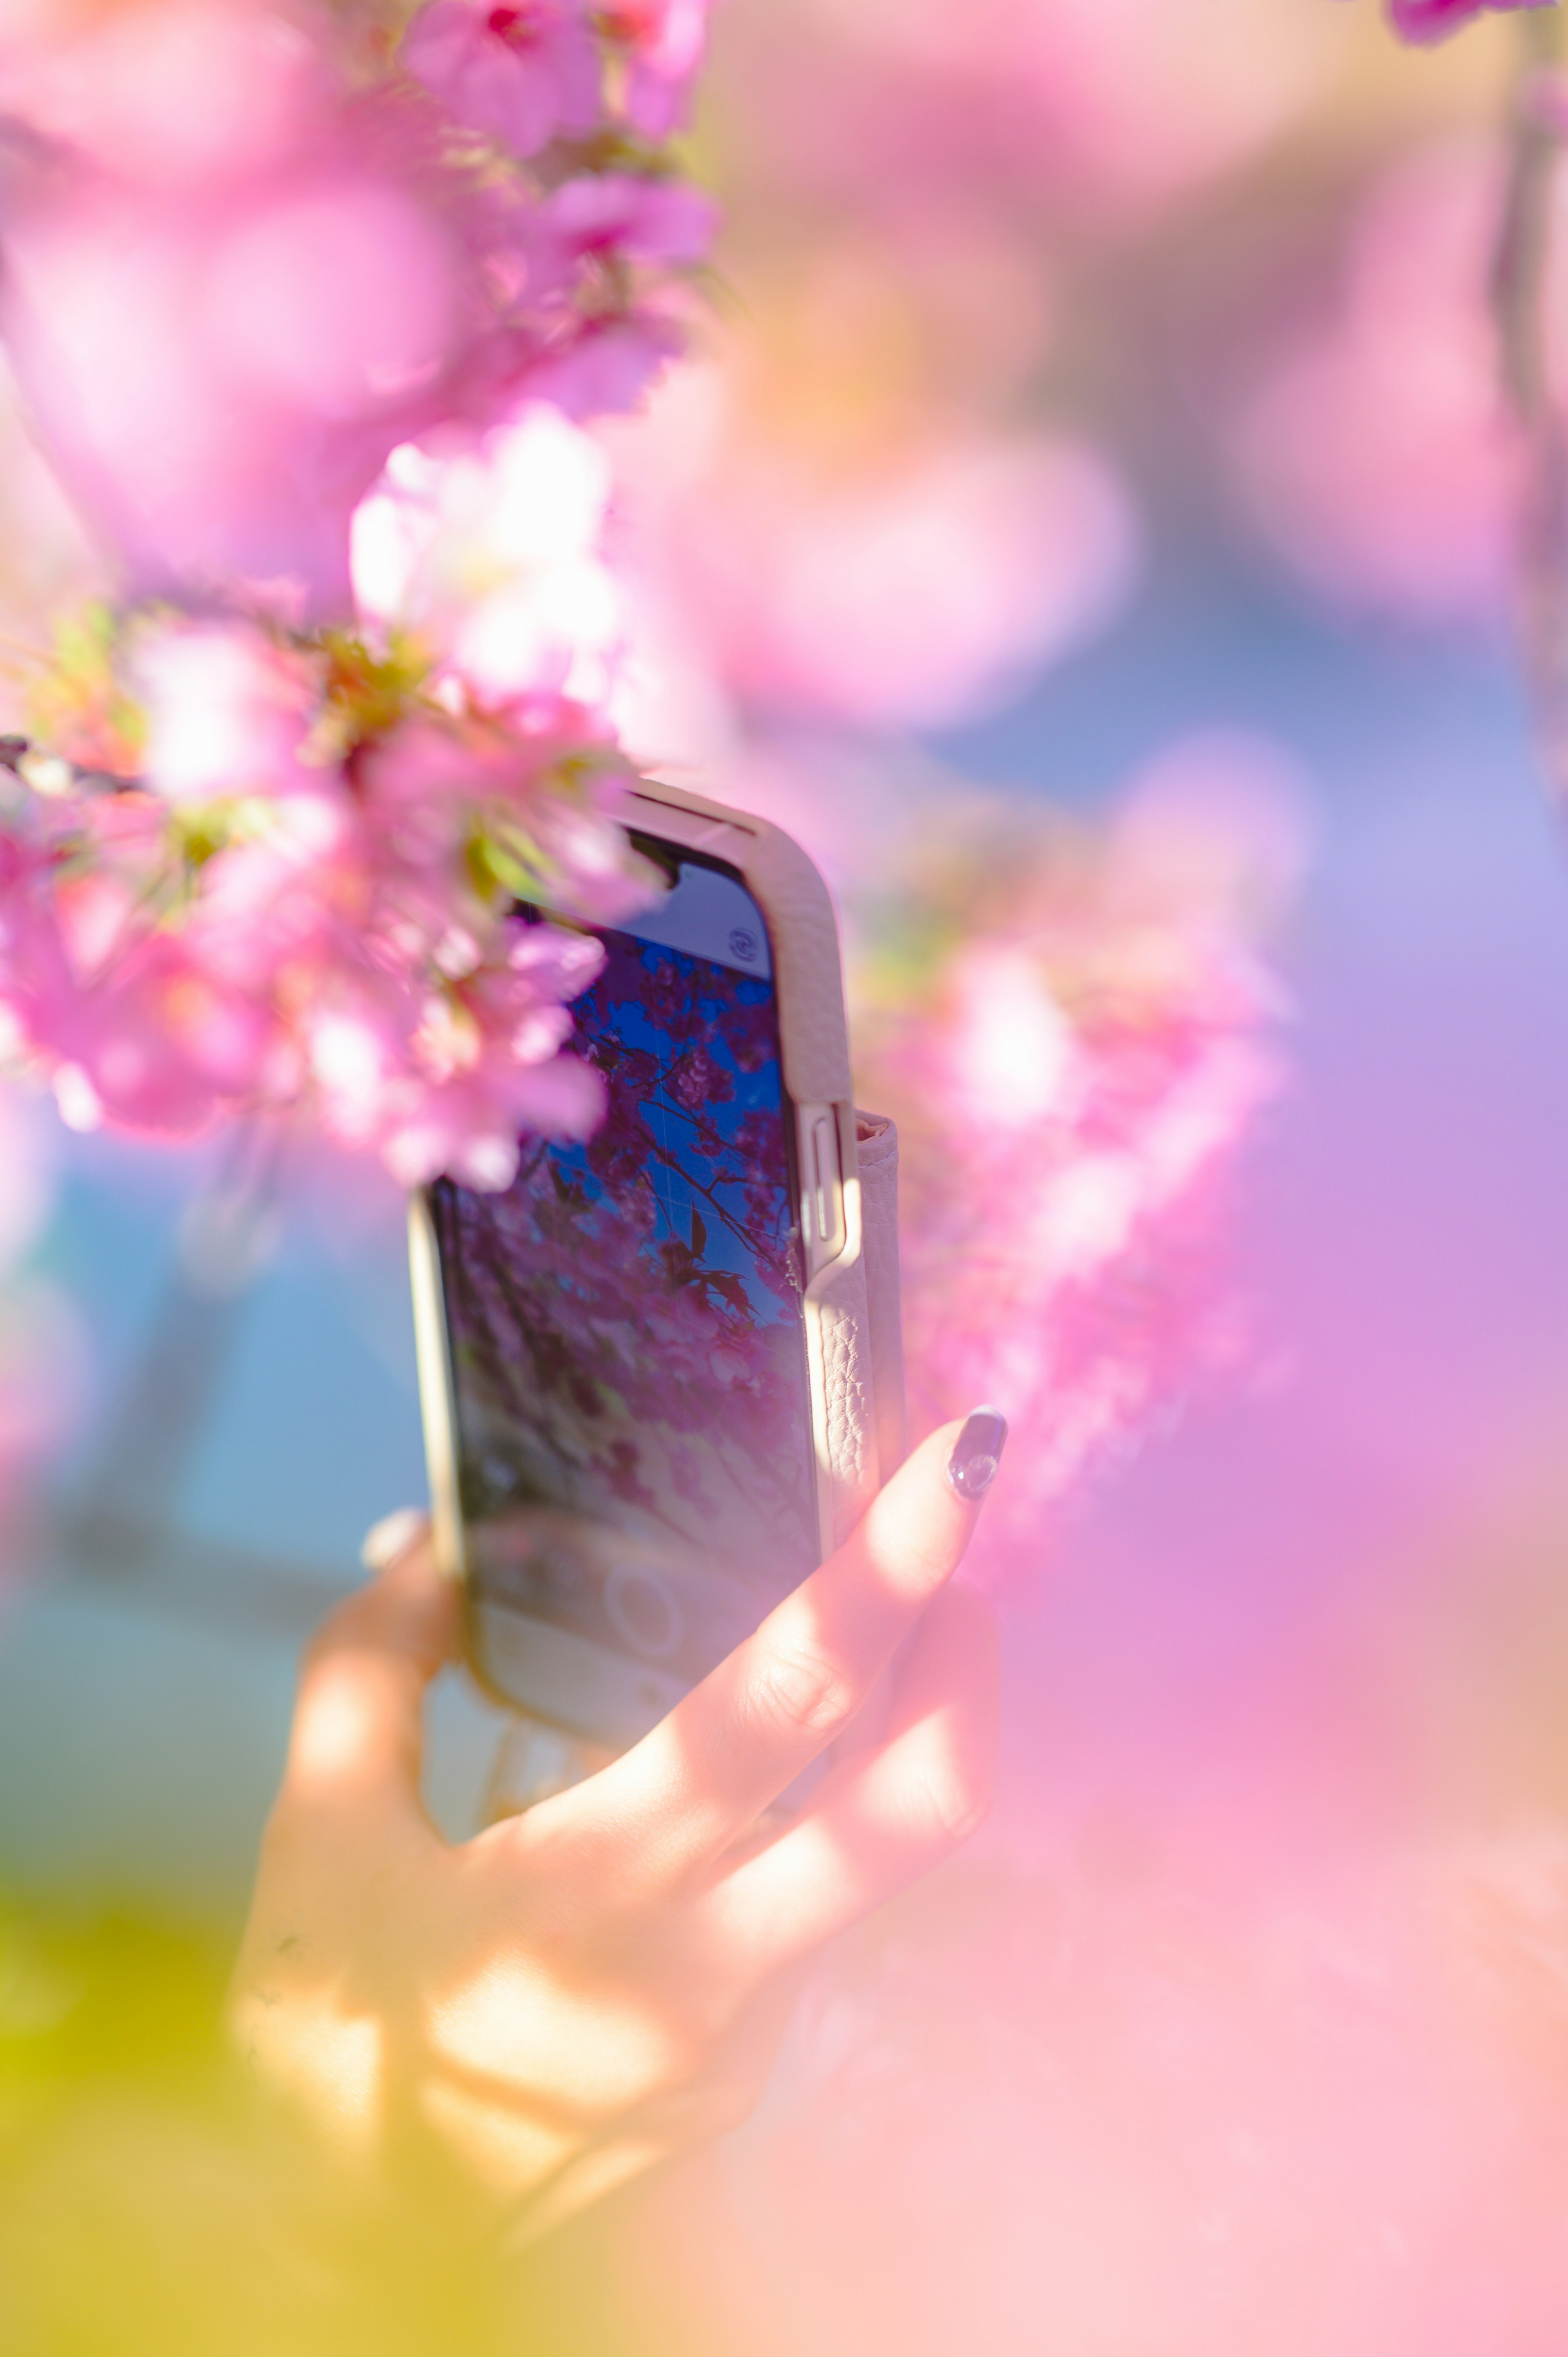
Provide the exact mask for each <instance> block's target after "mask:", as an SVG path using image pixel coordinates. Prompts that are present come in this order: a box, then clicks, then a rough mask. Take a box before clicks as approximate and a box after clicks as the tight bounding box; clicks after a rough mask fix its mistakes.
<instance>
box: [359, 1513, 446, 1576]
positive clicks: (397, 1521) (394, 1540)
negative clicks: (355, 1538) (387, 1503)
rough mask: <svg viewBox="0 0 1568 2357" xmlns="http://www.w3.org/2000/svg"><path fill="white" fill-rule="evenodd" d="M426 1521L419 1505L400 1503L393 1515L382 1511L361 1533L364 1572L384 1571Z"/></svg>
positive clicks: (423, 1527)
mask: <svg viewBox="0 0 1568 2357" xmlns="http://www.w3.org/2000/svg"><path fill="white" fill-rule="evenodd" d="M429 1521H430V1517H429V1515H428V1514H427V1513H426V1512H425V1511H424V1507H423V1506H400V1507H399V1508H398V1510H397V1512H396V1513H395V1514H383V1515H382V1516H381V1521H380V1522H379V1523H372V1524H371V1528H370V1529H369V1530H368V1531H367V1532H366V1533H365V1537H364V1544H362V1545H361V1547H360V1562H361V1563H362V1564H363V1565H364V1566H365V1569H366V1570H367V1571H374V1572H383V1571H386V1570H388V1569H389V1568H390V1567H391V1566H392V1564H394V1563H395V1562H396V1561H397V1558H398V1556H399V1555H402V1554H403V1552H404V1551H405V1549H407V1548H409V1547H411V1546H412V1545H413V1542H414V1540H415V1539H416V1538H418V1537H419V1536H420V1535H421V1534H422V1533H423V1532H424V1529H425V1528H426V1526H427V1525H428V1523H429Z"/></svg>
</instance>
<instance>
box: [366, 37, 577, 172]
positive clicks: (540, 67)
mask: <svg viewBox="0 0 1568 2357" xmlns="http://www.w3.org/2000/svg"><path fill="white" fill-rule="evenodd" d="M403 64H404V65H405V66H406V68H407V69H408V71H409V72H410V73H411V74H413V76H414V77H415V79H416V80H417V81H421V82H423V83H424V87H425V88H426V89H427V90H429V91H433V92H434V93H435V96H436V97H437V98H439V99H440V100H441V101H442V102H443V103H444V104H445V105H446V106H447V107H449V108H450V109H451V111H452V113H453V114H454V115H455V116H456V119H457V121H458V122H459V123H464V124H468V125H469V126H470V127H471V128H472V129H474V130H476V131H486V132H489V134H490V135H492V136H493V137H494V138H497V139H499V140H502V141H504V143H505V144H506V145H508V146H509V147H510V149H511V150H512V153H513V154H514V155H517V156H533V155H536V154H537V153H538V151H539V149H540V148H541V147H542V146H544V145H545V144H546V143H547V141H549V140H551V139H553V137H554V136H555V135H556V134H557V133H558V132H564V131H590V130H592V129H593V127H594V124H596V122H597V120H598V116H599V105H600V98H599V87H600V78H601V67H600V60H599V53H598V48H597V44H596V41H595V38H594V36H593V33H592V30H591V29H590V27H589V24H588V21H587V16H586V12H585V8H584V6H583V5H581V0H510V5H505V6H499V7H498V6H492V5H489V0H428V5H426V6H425V7H424V8H422V9H421V10H420V12H419V14H418V16H415V18H414V20H413V24H412V25H411V26H410V27H409V28H408V31H407V34H406V35H405V36H404V38H403Z"/></svg>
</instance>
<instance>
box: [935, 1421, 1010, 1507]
mask: <svg viewBox="0 0 1568 2357" xmlns="http://www.w3.org/2000/svg"><path fill="white" fill-rule="evenodd" d="M1006 1446H1007V1419H1006V1417H1005V1416H1004V1415H1003V1413H1002V1411H1001V1409H1000V1408H999V1407H977V1408H974V1409H972V1411H971V1413H970V1414H969V1415H967V1416H965V1418H964V1423H963V1430H962V1431H961V1433H960V1434H959V1437H958V1438H957V1439H956V1440H955V1441H954V1443H953V1451H952V1455H951V1456H950V1458H948V1480H950V1482H951V1483H952V1485H953V1488H954V1489H955V1490H956V1491H958V1494H959V1496H960V1497H961V1498H963V1499H966V1500H967V1501H969V1503H970V1504H971V1505H972V1504H973V1503H974V1501H975V1500H976V1499H977V1498H983V1497H984V1495H985V1493H986V1491H987V1490H989V1489H990V1487H991V1484H992V1483H993V1481H994V1480H995V1479H996V1468H997V1466H998V1465H999V1464H1000V1463H1001V1461H1002V1451H1003V1450H1004V1448H1006Z"/></svg>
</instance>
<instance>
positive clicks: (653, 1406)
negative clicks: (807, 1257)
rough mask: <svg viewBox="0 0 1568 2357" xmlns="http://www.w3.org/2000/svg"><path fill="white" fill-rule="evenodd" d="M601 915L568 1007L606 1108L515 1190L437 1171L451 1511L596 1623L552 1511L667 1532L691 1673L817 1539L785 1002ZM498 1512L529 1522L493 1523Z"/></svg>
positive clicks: (537, 1161) (789, 1575) (805, 1563)
mask: <svg viewBox="0 0 1568 2357" xmlns="http://www.w3.org/2000/svg"><path fill="white" fill-rule="evenodd" d="M603 938H604V941H605V945H606V960H605V964H604V967H603V970H602V972H601V973H600V974H599V977H598V979H597V980H596V982H595V984H594V985H592V987H591V988H590V989H589V990H588V991H587V992H586V993H585V996H583V997H582V998H581V999H580V1000H579V1001H578V1003H577V1006H576V1008H575V1015H576V1017H577V1036H576V1039H575V1046H576V1047H577V1049H579V1051H580V1052H581V1053H582V1054H583V1055H585V1057H586V1058H587V1060H589V1061H590V1062H591V1063H592V1064H593V1065H594V1066H595V1067H596V1069H597V1071H599V1073H600V1074H601V1076H602V1078H603V1080H604V1082H605V1084H606V1090H607V1114H606V1118H605V1120H604V1122H603V1124H602V1125H601V1126H600V1127H599V1129H597V1130H596V1132H595V1134H594V1135H593V1136H592V1137H591V1138H589V1139H588V1140H587V1141H586V1142H585V1143H583V1144H576V1143H570V1142H556V1143H544V1142H532V1143H531V1144H530V1146H529V1147H528V1149H527V1150H526V1152H525V1155H524V1159H523V1162H522V1165H521V1168H520V1170H519V1172H518V1176H517V1178H516V1179H515V1181H514V1182H513V1184H512V1185H511V1187H510V1189H507V1191H506V1192H505V1193H504V1194H490V1195H483V1194H478V1193H476V1192H473V1191H471V1190H468V1189H463V1188H460V1187H457V1186H455V1185H453V1184H451V1183H450V1182H447V1181H443V1182H442V1184H441V1185H440V1186H439V1187H438V1188H437V1189H435V1216H436V1219H437V1222H438V1224H439V1227H440V1231H441V1237H442V1247H443V1252H442V1257H443V1264H444V1267H445V1269H446V1294H447V1315H448V1320H449V1326H450V1332H451V1342H452V1353H453V1363H454V1369H455V1374H456V1391H457V1411H458V1426H459V1441H460V1448H461V1457H462V1469H461V1480H462V1488H463V1502H464V1512H465V1518H466V1520H467V1524H468V1527H469V1530H470V1534H471V1536H472V1539H473V1542H474V1544H475V1548H476V1572H477V1575H478V1578H479V1581H480V1584H481V1586H486V1587H499V1588H502V1589H504V1590H505V1591H506V1592H507V1593H508V1597H509V1600H510V1601H511V1602H513V1603H514V1604H516V1605H518V1606H520V1607H521V1608H523V1609H528V1610H529V1611H531V1612H536V1613H537V1612H543V1613H545V1615H546V1617H549V1618H552V1619H556V1620H566V1621H568V1622H570V1623H574V1624H575V1625H578V1626H579V1627H582V1628H583V1629H584V1630H585V1633H598V1634H600V1635H601V1636H602V1635H603V1633H604V1632H603V1631H595V1629H594V1625H593V1624H594V1621H595V1620H596V1607H595V1603H594V1599H593V1597H592V1596H591V1595H590V1594H586V1593H583V1594H580V1595H578V1596H577V1597H576V1598H575V1601H574V1598H573V1597H572V1595H571V1594H570V1593H563V1592H562V1591H563V1589H564V1590H566V1591H571V1590H572V1589H573V1588H574V1587H577V1588H581V1587H583V1586H584V1583H583V1582H582V1580H581V1579H580V1578H579V1579H577V1580H576V1581H574V1580H573V1579H572V1578H570V1577H568V1578H565V1579H564V1580H561V1579H557V1580H555V1581H554V1582H552V1580H551V1578H550V1577H549V1566H548V1564H546V1563H543V1562H542V1561H541V1560H540V1557H541V1555H542V1554H548V1552H549V1550H548V1549H546V1548H542V1544H541V1543H539V1534H541V1533H542V1531H543V1530H544V1529H545V1528H546V1526H547V1525H546V1523H545V1522H543V1521H542V1519H541V1510H546V1512H548V1510H555V1511H556V1512H565V1513H567V1514H571V1515H582V1516H586V1517H588V1518H590V1519H591V1520H593V1521H595V1522H596V1523H601V1524H608V1525H611V1526H612V1527H613V1528H614V1529H616V1530H617V1531H618V1532H620V1533H623V1534H626V1535H627V1536H628V1538H632V1539H636V1540H639V1541H641V1542H645V1543H646V1542H651V1543H653V1544H656V1545H658V1546H660V1547H663V1548H668V1549H670V1550H671V1553H670V1556H669V1560H671V1563H673V1564H675V1565H677V1566H681V1565H684V1566H686V1568H687V1572H688V1576H689V1577H694V1578H695V1579H696V1580H697V1581H698V1583H699V1585H700V1587H702V1589H703V1603H702V1606H701V1609H699V1610H698V1612H697V1613H696V1614H694V1615H693V1613H691V1612H690V1611H689V1610H688V1612H687V1613H686V1614H685V1615H684V1618H685V1620H686V1621H687V1623H688V1625H689V1626H690V1625H691V1624H693V1622H694V1623H695V1624H697V1625H695V1626H694V1627H693V1628H692V1634H691V1640H690V1644H689V1646H685V1647H683V1648H682V1652H683V1653H684V1654H685V1655H686V1661H685V1666H686V1667H687V1668H688V1669H689V1671H690V1673H691V1674H701V1672H702V1670H703V1669H704V1668H705V1667H707V1666H709V1665H710V1663H711V1661H712V1660H716V1659H718V1658H720V1657H721V1656H722V1654H723V1652H725V1650H727V1644H728V1642H730V1641H734V1638H735V1636H736V1634H738V1633H741V1632H742V1631H744V1629H745V1628H746V1627H748V1626H751V1625H754V1624H755V1621H756V1620H757V1616H758V1613H759V1611H762V1610H765V1609H767V1607H768V1604H769V1603H770V1602H771V1601H772V1600H774V1599H775V1598H777V1597H778V1596H779V1595H780V1594H782V1593H783V1592H784V1591H785V1590H787V1589H788V1588H789V1587H792V1586H793V1585H794V1584H795V1583H796V1582H797V1581H798V1580H799V1579H800V1578H801V1577H803V1576H804V1575H805V1573H806V1572H807V1571H809V1570H810V1569H811V1566H812V1564H813V1563H814V1561H815V1559H816V1544H815V1503H814V1489H813V1482H812V1469H811V1444H810V1430H811V1426H810V1413H809V1403H808V1391H807V1376H806V1368H805V1354H804V1345H803V1340H802V1326H801V1312H800V1268H799V1254H798V1243H797V1238H796V1234H795V1231H794V1227H793V1222H792V1208H791V1189H790V1182H789V1161H788V1156H787V1151H786V1146H785V1127H784V1097H783V1089H782V1079H781V1073H780V1066H779V1037H778V1018H777V1012H776V1006H775V1001H774V994H773V985H772V984H771V982H770V981H766V980H763V979H761V978H759V977H757V976H755V975H751V974H742V973H738V972H735V971H732V970H731V969H729V968H727V967H725V966H722V965H719V964H715V963H712V962H710V961H708V960H706V959H703V958H700V957H694V956H690V955H686V954H684V953H682V952H679V951H675V950H671V949H667V948H663V947H661V946H658V945H656V944H654V943H651V942H643V941H639V940H637V939H635V938H634V937H632V936H631V935H629V934H627V933H621V932H615V931H610V932H607V933H606V934H605V935H604V936H603ZM509 1525H510V1526H511V1527H512V1528H513V1529H517V1528H521V1529H523V1530H525V1531H528V1532H530V1533H531V1534H534V1543H532V1544H530V1545H529V1546H527V1547H525V1548H523V1549H522V1550H521V1551H520V1550H519V1549H517V1548H515V1547H513V1546H510V1545H508V1544H505V1542H504V1539H502V1543H501V1544H500V1545H499V1547H497V1546H493V1545H492V1546H489V1547H488V1546H487V1544H486V1533H487V1529H488V1530H489V1532H490V1533H492V1534H494V1535H495V1537H496V1538H498V1539H499V1538H501V1534H503V1533H504V1532H505V1530H506V1529H507V1527H508V1526H509ZM503 1565H504V1566H506V1567H505V1568H504V1569H503V1568H502V1566H503ZM487 1566H489V1571H488V1573H487ZM714 1573H719V1574H722V1577H720V1578H717V1579H714V1577H713V1575H714ZM587 1586H588V1587H591V1586H592V1582H591V1581H590V1582H588V1583H587Z"/></svg>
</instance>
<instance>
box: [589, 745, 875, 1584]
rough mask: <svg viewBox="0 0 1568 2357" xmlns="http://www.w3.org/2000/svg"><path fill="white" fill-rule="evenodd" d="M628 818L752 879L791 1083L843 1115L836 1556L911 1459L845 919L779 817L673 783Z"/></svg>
mask: <svg viewBox="0 0 1568 2357" xmlns="http://www.w3.org/2000/svg"><path fill="white" fill-rule="evenodd" d="M626 822H627V823H628V825H629V826H632V827H638V826H641V827H643V828H645V829H646V830H647V832H649V833H650V834H659V835H661V836H663V837H665V838H667V839H670V840H672V841H675V842H680V843H684V844H685V845H688V847H689V848H691V849H692V850H694V851H706V852H708V853H709V854H710V855H711V856H714V857H715V858H720V859H724V860H725V861H727V862H728V863H729V865H730V866H733V867H735V868H736V869H738V871H739V872H740V874H741V875H742V877H744V878H745V881H746V887H747V888H748V889H749V891H750V892H751V894H752V896H753V898H754V899H756V900H757V902H758V904H759V905H760V907H761V909H762V911H763V914H764V915H765V916H766V918H767V919H768V931H769V934H770V935H771V938H772V944H773V958H774V967H775V972H776V974H777V976H778V983H779V1033H780V1045H781V1049H782V1055H783V1065H784V1082H785V1086H786V1087H787V1088H788V1090H789V1094H790V1096H791V1097H792V1098H793V1099H794V1101H795V1103H796V1105H797V1107H806V1108H813V1107H814V1108H818V1109H820V1110H821V1111H822V1113H823V1114H831V1117H832V1125H833V1129H834V1132H835V1134H836V1139H837V1150H838V1163H839V1176H840V1181H841V1184H842V1188H843V1236H842V1248H841V1249H840V1250H839V1251H838V1252H837V1253H836V1254H834V1256H833V1257H832V1260H831V1262H830V1263H829V1264H828V1265H825V1266H823V1267H822V1268H820V1269H818V1270H817V1272H816V1273H815V1274H814V1275H812V1277H811V1281H810V1283H809V1284H808V1286H807V1288H806V1310H807V1328H808V1332H807V1341H808V1352H809V1355H810V1358H811V1378H812V1392H813V1402H812V1405H813V1415H814V1419H815V1422H816V1426H817V1435H816V1437H817V1452H818V1462H819V1472H820V1476H821V1481H822V1524H823V1530H822V1541H823V1547H824V1550H827V1549H829V1548H831V1547H832V1546H835V1545H836V1544H838V1543H839V1541H840V1540H841V1539H843V1538H844V1537H845V1536H846V1535H847V1534H848V1533H849V1532H850V1531H851V1530H853V1529H854V1525H855V1523H857V1522H858V1521H859V1520H860V1517H861V1515H862V1514H863V1513H864V1512H865V1509H866V1507H867V1506H868V1505H869V1504H870V1502H871V1500H872V1499H873V1498H874V1497H875V1494H876V1491H877V1489H878V1488H879V1487H880V1485H881V1483H882V1482H883V1481H884V1480H886V1478H887V1476H888V1474H889V1473H891V1472H892V1471H893V1469H894V1468H895V1467H896V1466H897V1464H898V1463H900V1461H901V1460H902V1458H903V1457H904V1454H905V1448H906V1438H905V1428H904V1362H903V1348H902V1336H901V1329H900V1320H899V1308H898V1138H897V1131H896V1130H895V1128H894V1126H893V1125H892V1123H891V1122H889V1121H886V1120H884V1119H883V1118H882V1117H881V1116H880V1115H878V1114H864V1113H857V1112H856V1110H855V1107H854V1100H853V1087H852V1082H851V1078H850V1061H849V1037H848V1032H847V1030H846V1028H845V1023H844V1006H843V968H842V964H841V962H840V956H839V937H838V920H837V918H836V916H835V915H834V913H833V906H832V900H831V899H830V898H829V896H828V889H827V886H826V885H825V884H824V883H823V881H822V877H821V876H820V874H819V873H818V871H817V869H816V868H815V867H814V866H812V864H811V860H810V859H808V858H807V856H806V855H805V853H804V852H803V851H802V850H801V849H800V845H798V844H796V843H794V842H792V841H791V840H790V838H789V835H787V834H783V833H782V831H781V830H780V829H779V828H778V827H776V826H771V825H769V824H768V821H767V820H766V819H760V818H754V817H753V816H752V815H751V814H750V813H748V812H744V811H736V810H729V809H726V808H725V807H724V806H723V805H722V804H720V803H718V802H706V801H704V800H703V798H702V797H701V796H700V795H697V794H689V793H686V792H684V791H682V789H681V788H679V787H675V786H666V785H664V784H662V783H649V784H644V785H641V786H639V788H638V790H637V791H636V792H635V793H634V794H633V795H632V796H631V797H630V798H629V808H628V811H627V813H626Z"/></svg>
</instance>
